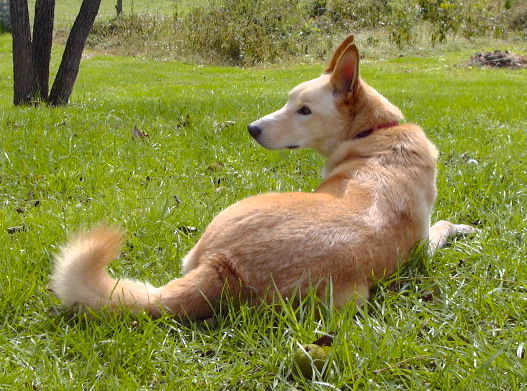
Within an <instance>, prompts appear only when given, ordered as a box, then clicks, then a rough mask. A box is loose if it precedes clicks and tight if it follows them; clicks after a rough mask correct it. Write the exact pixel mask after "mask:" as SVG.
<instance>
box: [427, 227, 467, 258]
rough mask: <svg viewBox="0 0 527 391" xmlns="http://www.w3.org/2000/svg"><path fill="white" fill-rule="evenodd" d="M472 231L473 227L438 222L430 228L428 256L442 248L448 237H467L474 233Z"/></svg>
mask: <svg viewBox="0 0 527 391" xmlns="http://www.w3.org/2000/svg"><path fill="white" fill-rule="evenodd" d="M474 231H475V229H474V227H471V226H470V225H465V224H453V223H451V222H450V221H446V220H441V221H438V222H437V223H435V224H434V225H433V226H432V227H431V228H430V234H429V237H428V254H429V255H433V254H434V253H435V252H436V250H438V249H440V248H442V247H444V246H445V244H446V242H447V240H448V238H449V237H450V236H455V235H468V234H471V233H474Z"/></svg>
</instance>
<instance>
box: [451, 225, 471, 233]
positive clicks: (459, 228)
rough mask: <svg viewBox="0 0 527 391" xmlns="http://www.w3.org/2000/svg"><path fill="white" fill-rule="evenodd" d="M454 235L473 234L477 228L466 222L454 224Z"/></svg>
mask: <svg viewBox="0 0 527 391" xmlns="http://www.w3.org/2000/svg"><path fill="white" fill-rule="evenodd" d="M453 228H454V229H453V231H454V232H453V234H454V235H471V234H473V233H475V232H476V231H477V229H476V228H474V227H472V226H471V225H466V224H453Z"/></svg>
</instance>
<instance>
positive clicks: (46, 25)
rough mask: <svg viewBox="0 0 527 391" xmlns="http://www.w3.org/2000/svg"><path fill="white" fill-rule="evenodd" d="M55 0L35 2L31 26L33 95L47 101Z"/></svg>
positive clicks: (38, 0)
mask: <svg viewBox="0 0 527 391" xmlns="http://www.w3.org/2000/svg"><path fill="white" fill-rule="evenodd" d="M54 14H55V0H37V1H36V3H35V23H34V25H33V45H32V53H33V65H34V71H35V83H36V85H35V87H36V90H35V94H36V96H37V97H39V98H41V99H42V100H44V101H45V100H47V98H48V91H49V62H50V60H51V46H52V43H53V19H54Z"/></svg>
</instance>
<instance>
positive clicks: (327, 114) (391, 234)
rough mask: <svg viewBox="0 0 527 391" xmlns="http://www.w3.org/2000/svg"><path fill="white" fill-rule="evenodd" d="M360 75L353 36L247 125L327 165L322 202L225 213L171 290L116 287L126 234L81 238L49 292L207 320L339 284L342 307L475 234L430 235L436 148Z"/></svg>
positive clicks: (280, 202)
mask: <svg viewBox="0 0 527 391" xmlns="http://www.w3.org/2000/svg"><path fill="white" fill-rule="evenodd" d="M402 119H403V116H402V114H401V112H400V111H399V109H398V108H397V107H395V106H394V105H393V104H391V103H390V102H388V100H386V99H385V98H384V97H383V96H381V95H380V94H379V93H378V92H377V91H375V90H374V89H373V88H372V87H370V86H369V85H368V84H366V83H365V82H364V81H362V80H361V78H360V77H359V53H358V50H357V47H356V46H355V44H354V43H353V37H352V36H350V37H348V38H347V39H345V40H344V41H343V42H342V44H341V45H340V46H339V48H338V49H337V50H336V51H335V53H334V55H333V58H332V59H331V61H330V63H329V66H328V67H327V69H326V70H325V72H324V74H322V76H320V77H318V78H316V79H314V80H311V81H308V82H305V83H302V84H300V85H299V86H297V87H295V88H294V89H293V90H292V91H291V93H290V94H289V100H288V102H287V104H286V105H285V106H284V107H283V108H282V109H280V110H278V111H276V112H274V113H272V114H269V115H267V116H265V117H263V118H261V119H259V120H258V121H256V122H254V123H252V124H251V125H249V126H248V130H249V133H250V134H251V136H253V137H254V138H255V139H256V141H257V142H258V143H260V144H261V145H262V146H264V147H265V148H269V149H280V148H299V147H307V148H312V149H315V150H316V151H318V152H319V153H321V154H322V155H323V156H325V157H327V163H326V165H325V169H324V177H325V179H324V181H323V182H322V183H321V184H320V186H319V187H318V188H317V189H316V190H315V191H314V192H313V193H302V192H292V193H283V194H276V193H270V194H262V195H257V196H254V197H250V198H247V199H245V200H243V201H240V202H238V203H236V204H234V205H232V206H230V207H229V208H227V209H226V210H224V211H223V212H221V213H220V214H219V215H218V216H217V217H216V218H215V219H214V220H213V221H212V222H211V223H210V225H209V226H208V228H207V229H206V230H205V232H204V233H203V236H202V237H201V239H200V240H199V242H198V243H197V244H196V246H195V247H194V248H193V249H192V250H191V251H190V253H189V254H188V255H187V256H186V257H185V259H184V261H183V271H184V274H185V276H184V277H182V278H180V279H176V280H173V281H172V282H170V283H168V284H167V285H165V286H163V287H160V288H155V287H153V286H151V285H148V284H145V283H141V282H137V281H132V280H127V279H120V280H117V281H116V280H114V279H113V278H111V277H110V276H109V275H108V273H107V272H106V270H105V265H107V264H108V263H109V262H110V261H112V260H113V259H114V258H115V257H116V256H117V255H118V254H119V249H120V246H121V244H122V235H121V233H120V232H119V231H118V230H116V229H113V228H107V227H101V228H98V229H95V230H94V231H92V232H89V233H83V234H80V235H79V236H78V237H77V238H76V239H74V240H73V241H72V242H70V243H69V244H67V245H66V246H65V247H64V248H63V249H62V251H61V253H60V254H59V255H58V256H57V257H56V262H55V268H54V271H53V275H52V277H51V288H52V290H53V291H54V293H55V294H56V295H57V296H58V297H59V298H61V299H62V300H63V301H64V303H65V304H67V305H73V304H81V305H85V306H88V307H90V308H92V309H97V308H101V307H105V306H107V307H110V308H114V307H116V306H119V305H125V306H129V307H131V308H132V309H134V310H141V309H144V310H146V311H148V312H149V313H151V314H152V315H157V314H159V313H161V312H163V311H168V312H170V313H173V314H175V315H180V316H191V317H198V318H203V317H208V316H210V315H212V314H213V312H214V310H215V308H216V307H217V305H218V301H219V300H220V297H221V295H222V292H224V291H225V290H227V291H228V293H229V294H232V295H235V296H237V297H241V298H242V299H249V298H256V299H257V300H272V295H273V292H274V293H278V294H280V295H282V296H284V297H288V296H290V295H291V294H292V293H293V292H295V291H296V290H299V291H300V292H306V291H308V290H309V289H310V287H313V286H314V287H316V289H317V292H319V293H320V294H323V293H324V292H325V289H326V287H327V284H328V283H329V282H330V281H331V284H332V294H333V297H332V299H333V302H334V303H335V305H336V306H342V305H343V304H345V303H346V302H349V301H358V302H360V301H361V300H364V299H366V298H367V297H368V292H369V289H370V288H371V286H372V284H373V283H374V281H375V280H376V279H379V278H382V277H385V276H387V275H390V274H392V273H393V272H394V271H395V270H396V268H397V267H398V266H399V265H400V264H401V263H402V262H404V261H405V260H406V259H407V258H408V257H409V255H410V252H411V251H412V248H414V246H415V245H416V243H418V242H419V241H421V240H423V239H426V238H428V240H429V251H430V252H433V251H435V249H436V248H439V247H442V246H443V245H444V244H445V242H446V240H447V238H448V237H449V236H450V235H454V234H457V233H469V232H471V231H472V229H471V228H470V227H468V226H464V225H455V224H452V223H449V222H447V221H441V222H439V223H437V224H436V225H434V226H433V227H432V228H431V229H430V230H429V223H430V212H431V209H432V205H433V203H434V199H435V196H436V188H435V172H436V159H437V150H436V148H435V147H434V145H433V144H432V143H431V142H430V141H429V140H428V139H427V138H426V136H425V134H424V133H423V131H422V130H421V129H420V128H419V127H418V126H416V125H412V124H399V122H400V121H401V120H402Z"/></svg>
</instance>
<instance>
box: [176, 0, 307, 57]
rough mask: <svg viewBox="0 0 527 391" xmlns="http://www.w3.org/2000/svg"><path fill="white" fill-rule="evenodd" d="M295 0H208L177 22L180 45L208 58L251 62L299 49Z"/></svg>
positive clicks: (294, 52)
mask: <svg viewBox="0 0 527 391" xmlns="http://www.w3.org/2000/svg"><path fill="white" fill-rule="evenodd" d="M299 10H300V7H299V4H298V0H255V1H252V2H248V1H245V0H224V1H222V2H216V1H215V0H211V1H210V3H209V4H208V5H205V6H198V7H194V8H193V9H192V10H191V11H190V12H189V14H188V15H187V16H186V17H185V18H183V19H182V21H181V23H180V29H181V33H182V35H183V41H182V43H183V45H184V46H185V47H186V49H187V50H188V51H192V52H198V53H200V54H201V56H202V57H204V58H205V59H206V60H208V61H209V62H213V63H222V64H231V65H239V66H251V65H255V64H258V63H263V62H274V61H276V60H277V59H278V58H280V57H282V56H295V55H298V54H299V53H300V52H301V45H300V44H299V33H300V31H301V29H299V28H298V26H302V25H303V24H304V20H303V18H302V15H301V12H299Z"/></svg>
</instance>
